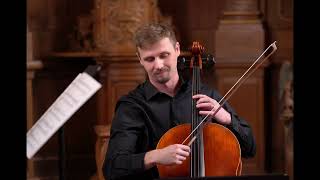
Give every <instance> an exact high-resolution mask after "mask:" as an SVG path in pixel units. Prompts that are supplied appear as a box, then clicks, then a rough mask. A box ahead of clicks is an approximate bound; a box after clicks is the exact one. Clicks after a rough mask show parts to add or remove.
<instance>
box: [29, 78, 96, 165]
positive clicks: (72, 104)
mask: <svg viewBox="0 0 320 180" xmlns="http://www.w3.org/2000/svg"><path fill="white" fill-rule="evenodd" d="M100 88H101V84H100V83H99V82H98V81H96V80H95V79H94V78H92V77H91V76H90V75H89V74H87V73H86V72H83V73H80V74H79V75H78V76H77V77H76V78H75V79H74V80H73V81H72V82H71V84H70V85H69V86H68V87H67V88H66V89H65V90H64V92H63V93H62V94H61V95H60V96H59V97H58V98H57V99H56V100H55V101H54V103H53V104H52V105H51V106H50V107H49V108H48V109H47V111H46V112H45V113H44V114H43V115H42V116H41V117H40V119H38V121H37V122H36V123H35V124H34V125H33V126H32V128H30V129H29V131H28V132H27V157H28V158H29V159H31V158H32V157H33V156H34V154H36V153H37V152H38V150H39V149H40V148H41V147H42V146H43V145H44V144H45V143H46V142H47V141H48V140H49V139H50V138H51V136H53V135H54V133H55V132H56V131H57V130H58V129H59V128H60V127H61V126H62V125H63V124H64V123H65V122H66V121H67V120H68V119H69V118H70V117H71V116H72V115H73V114H74V113H75V112H76V111H77V110H78V109H79V108H80V107H81V106H82V105H83V104H84V103H85V102H86V101H87V100H88V99H89V98H90V97H91V96H92V95H94V94H95V93H96V92H97V91H98V90H99V89H100Z"/></svg>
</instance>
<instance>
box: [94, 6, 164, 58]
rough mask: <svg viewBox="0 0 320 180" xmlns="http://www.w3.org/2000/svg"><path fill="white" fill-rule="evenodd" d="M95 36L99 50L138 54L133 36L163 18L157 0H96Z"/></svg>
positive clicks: (112, 52)
mask: <svg viewBox="0 0 320 180" xmlns="http://www.w3.org/2000/svg"><path fill="white" fill-rule="evenodd" d="M94 14H95V15H94V17H95V26H94V39H95V43H96V44H95V45H96V47H97V50H98V51H102V52H106V53H109V54H110V53H111V54H118V55H119V54H127V55H128V54H134V53H135V47H134V44H133V41H132V37H133V34H134V32H135V31H136V30H137V28H138V27H139V26H140V25H141V24H144V23H148V22H158V21H160V20H163V17H162V16H161V14H160V11H159V9H158V7H157V0H96V1H95V9H94Z"/></svg>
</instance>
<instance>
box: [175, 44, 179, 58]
mask: <svg viewBox="0 0 320 180" xmlns="http://www.w3.org/2000/svg"><path fill="white" fill-rule="evenodd" d="M175 49H176V51H177V52H178V53H179V55H180V43H179V42H176V46H175Z"/></svg>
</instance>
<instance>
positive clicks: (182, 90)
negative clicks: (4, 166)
mask: <svg viewBox="0 0 320 180" xmlns="http://www.w3.org/2000/svg"><path fill="white" fill-rule="evenodd" d="M135 43H136V47H137V56H138V58H139V60H140V63H141V65H142V66H143V67H144V69H145V71H146V72H147V74H148V80H146V81H145V82H144V83H142V84H140V85H139V86H138V87H137V88H136V89H134V90H133V91H131V92H129V93H128V95H126V96H123V97H121V98H120V99H119V101H118V103H117V105H116V110H115V115H114V119H113V121H112V127H111V136H110V141H109V146H108V151H107V155H106V160H105V167H104V173H105V175H106V178H107V179H108V180H109V179H117V178H121V179H123V178H126V179H135V178H137V179H153V178H158V177H159V175H158V171H157V168H156V165H157V164H162V165H173V164H182V162H183V161H184V160H186V158H187V157H188V156H189V154H190V147H189V146H187V145H182V144H173V145H170V146H167V147H165V148H163V149H155V148H156V146H157V143H158V141H159V139H160V138H161V136H162V135H163V134H164V133H165V132H166V131H167V130H169V129H170V128H172V127H174V126H176V125H178V124H183V123H190V121H191V101H192V98H193V99H197V105H196V107H197V108H199V110H200V111H199V114H200V115H207V114H208V113H210V110H211V109H212V108H214V107H216V108H218V107H219V104H218V102H217V101H218V100H220V99H221V96H220V95H219V94H218V93H217V92H216V91H215V90H211V89H209V88H208V87H207V86H204V85H202V87H201V90H200V92H201V94H198V95H195V96H193V97H192V98H191V96H192V90H191V88H192V82H190V81H187V80H183V79H182V78H181V77H179V74H178V71H177V58H178V56H179V55H180V45H179V42H177V40H176V38H175V35H174V32H173V31H172V29H171V28H170V27H168V26H165V25H160V24H150V25H146V26H143V27H141V28H140V29H139V30H138V31H137V32H136V36H135ZM211 115H212V112H211V113H210V118H211V119H212V121H213V122H216V123H219V124H222V125H225V126H226V127H227V128H229V129H230V130H231V131H232V132H233V133H234V134H235V135H236V137H237V138H238V141H239V143H240V147H241V154H242V156H243V157H252V156H254V155H255V151H256V145H255V141H254V138H253V135H252V131H251V128H250V126H249V125H248V123H247V122H245V121H244V120H243V119H241V118H239V117H238V116H237V114H236V113H235V112H234V111H233V110H232V108H231V107H230V106H229V105H228V104H227V103H226V104H225V105H224V106H223V108H221V109H220V110H219V111H218V113H217V114H216V115H215V117H212V116H211Z"/></svg>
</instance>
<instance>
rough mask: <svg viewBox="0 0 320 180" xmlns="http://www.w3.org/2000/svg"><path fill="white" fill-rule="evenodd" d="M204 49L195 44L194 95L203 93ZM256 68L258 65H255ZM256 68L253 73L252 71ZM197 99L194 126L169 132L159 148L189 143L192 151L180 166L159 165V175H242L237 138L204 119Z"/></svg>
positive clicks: (225, 97) (235, 88) (193, 53)
mask: <svg viewBox="0 0 320 180" xmlns="http://www.w3.org/2000/svg"><path fill="white" fill-rule="evenodd" d="M271 47H272V48H273V49H272V51H271V52H270V53H269V54H268V55H267V56H266V57H265V58H264V59H263V60H262V61H261V62H260V63H258V65H256V63H257V62H258V61H259V60H260V58H261V57H262V56H263V55H264V54H265V53H266V52H267V51H268V50H269V49H270V48H271ZM276 49H277V47H276V45H275V42H274V43H272V44H271V45H270V46H269V47H268V48H267V49H266V50H265V51H264V52H263V53H262V54H261V55H260V57H259V58H257V59H256V60H255V61H254V63H253V64H252V65H251V66H250V67H249V68H248V70H247V71H246V72H245V73H244V74H243V75H242V76H241V77H240V78H239V80H238V81H237V82H236V83H235V84H234V85H233V86H232V87H231V88H230V89H229V91H228V92H227V93H226V94H225V95H224V96H223V97H222V99H221V100H220V101H219V107H218V108H217V109H216V110H215V111H213V110H214V108H213V109H212V110H211V112H212V111H213V115H212V117H214V115H215V114H216V113H217V112H218V111H219V110H220V109H221V108H222V106H223V105H224V103H225V102H226V101H227V100H228V99H229V98H230V97H231V96H232V94H233V93H234V92H235V91H236V90H237V89H238V88H239V87H240V85H241V84H242V83H243V82H244V81H245V80H246V79H247V78H248V77H249V76H250V75H251V74H252V73H253V72H254V71H255V70H256V69H257V68H258V67H259V66H260V65H261V64H262V63H263V62H264V61H265V60H266V59H267V58H268V57H269V56H270V55H271V54H273V53H274V52H275V50H276ZM203 50H204V48H203V46H201V45H200V43H199V42H193V44H192V48H191V53H192V58H191V61H190V69H191V70H192V96H193V95H196V94H200V85H201V82H200V70H201V69H202V58H201V55H202V53H203ZM255 65H256V66H255ZM251 69H253V70H252V71H250V70H251ZM196 102H197V100H195V99H192V103H191V106H192V116H191V123H187V124H180V125H177V126H175V127H173V128H171V129H169V130H168V131H167V132H166V133H165V134H164V135H163V136H162V137H161V138H160V140H159V142H158V144H157V147H156V149H162V148H164V147H167V146H169V145H171V144H185V143H188V146H190V149H191V152H190V155H189V156H188V157H187V159H186V160H185V161H183V163H182V164H180V165H169V166H166V165H160V164H157V168H158V172H159V176H160V177H161V178H165V177H191V178H196V177H205V176H239V175H241V171H242V161H241V149H240V144H239V142H238V140H237V138H236V136H235V135H234V134H233V133H232V132H231V131H230V130H229V129H228V128H227V127H225V126H223V125H220V124H218V123H213V122H209V121H206V120H207V117H208V116H209V114H208V115H207V116H205V117H204V118H203V119H201V116H200V115H199V110H197V108H196Z"/></svg>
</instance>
